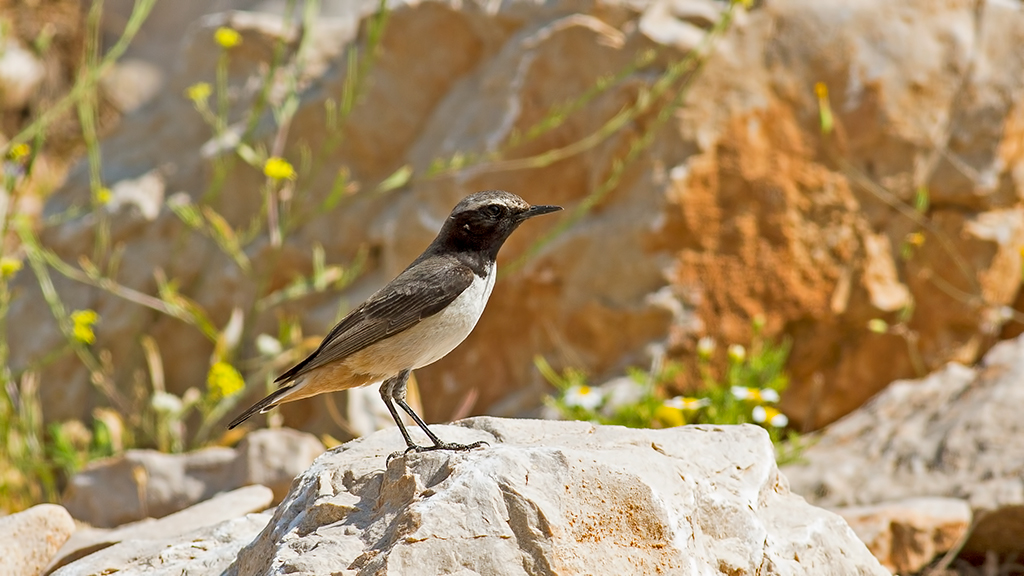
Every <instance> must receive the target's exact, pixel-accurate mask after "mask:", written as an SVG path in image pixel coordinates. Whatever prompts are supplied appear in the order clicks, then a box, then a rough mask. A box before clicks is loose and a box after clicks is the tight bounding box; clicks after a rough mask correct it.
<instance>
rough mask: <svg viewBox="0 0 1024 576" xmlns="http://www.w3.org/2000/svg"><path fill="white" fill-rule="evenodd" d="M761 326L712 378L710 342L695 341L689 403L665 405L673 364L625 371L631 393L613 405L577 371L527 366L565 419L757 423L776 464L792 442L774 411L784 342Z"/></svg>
mask: <svg viewBox="0 0 1024 576" xmlns="http://www.w3.org/2000/svg"><path fill="white" fill-rule="evenodd" d="M762 328H763V322H758V321H755V322H754V337H753V339H752V342H751V344H750V348H749V350H748V349H747V348H745V347H743V346H740V345H738V344H733V345H731V346H729V347H728V352H727V364H726V367H725V368H724V370H723V371H720V372H716V371H715V369H714V365H713V362H712V358H713V354H714V351H715V350H714V349H715V346H714V342H713V341H712V340H710V339H708V338H705V339H702V340H701V342H700V344H699V346H698V354H697V358H696V363H697V370H698V372H699V373H700V377H701V381H702V385H701V387H700V389H699V390H698V391H697V392H696V393H695V394H693V395H692V396H675V397H672V398H667V397H666V396H667V395H666V394H665V390H666V388H668V387H669V386H671V385H672V384H673V383H674V382H675V381H676V379H677V376H678V375H679V374H680V372H681V371H682V370H683V365H681V364H679V363H678V362H673V361H669V362H656V363H655V366H653V367H652V368H651V369H650V370H646V371H645V370H640V369H635V368H634V369H631V370H629V377H630V378H631V380H632V381H633V382H634V383H635V387H634V391H633V392H632V393H629V394H626V395H625V398H626V399H625V400H620V399H617V398H616V396H617V394H615V393H613V392H612V391H611V390H608V389H605V388H604V387H595V386H590V385H589V384H588V383H587V377H586V375H585V374H583V372H581V371H580V370H578V369H574V368H567V369H566V370H564V371H563V372H561V373H559V372H558V371H557V370H555V369H554V368H552V367H551V365H550V364H549V363H548V362H547V361H546V360H545V359H544V358H542V357H537V358H535V359H534V363H535V365H536V366H537V369H538V370H539V371H540V373H541V375H543V376H544V378H545V379H546V380H547V381H548V382H549V383H551V385H552V386H554V387H555V388H556V389H557V390H558V393H557V394H556V395H553V396H549V397H548V398H547V399H546V402H547V404H548V405H549V406H551V407H553V408H555V409H556V410H557V411H558V412H559V414H560V415H561V416H562V417H563V418H566V419H570V420H586V421H590V422H596V423H600V424H612V425H619V426H628V427H630V428H665V427H672V426H681V425H683V424H747V423H750V424H758V425H760V426H762V427H764V428H765V430H767V431H768V435H769V436H770V437H771V439H772V442H773V443H774V444H775V445H776V454H777V457H778V459H779V461H780V462H782V461H787V460H792V459H794V458H796V457H798V455H799V452H800V443H799V437H798V435H797V434H796V433H795V432H793V431H792V430H787V428H786V426H787V425H788V422H789V420H788V418H786V416H785V414H783V413H782V412H780V411H779V410H778V409H777V408H776V407H775V404H776V403H777V402H778V401H779V398H780V396H781V394H782V392H784V391H785V389H786V386H787V385H788V384H789V377H788V376H787V374H786V371H785V365H786V359H787V358H788V356H789V343H788V342H787V341H783V342H781V343H774V342H772V341H771V340H769V339H767V338H765V337H764V336H763V335H762V334H761V329H762Z"/></svg>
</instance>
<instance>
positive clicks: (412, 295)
mask: <svg viewBox="0 0 1024 576" xmlns="http://www.w3.org/2000/svg"><path fill="white" fill-rule="evenodd" d="M472 283H473V271H472V270H470V269H469V268H468V267H466V266H440V267H424V266H412V267H410V268H409V269H407V270H406V271H405V272H403V273H402V274H401V275H399V276H398V278H395V280H393V281H392V282H391V283H390V284H388V285H387V286H385V287H384V288H382V289H381V290H380V291H379V292H377V293H376V294H374V295H373V296H371V297H370V299H369V300H367V301H366V302H364V303H363V304H362V305H360V306H359V307H358V308H356V309H355V310H353V311H352V312H350V313H349V315H348V316H346V317H345V318H343V319H342V320H341V322H339V323H338V325H337V326H335V327H334V329H333V330H331V332H330V334H328V335H327V337H326V338H324V341H323V342H322V343H321V344H320V347H319V348H317V350H316V351H315V352H313V353H312V354H310V355H309V356H308V357H307V358H306V359H305V360H303V361H302V362H300V363H298V364H297V365H295V366H294V367H292V368H291V369H290V370H288V371H287V372H285V373H284V374H282V375H281V376H279V377H278V378H277V380H275V382H288V381H291V380H294V379H296V378H298V377H299V376H301V375H303V374H305V373H307V372H309V371H311V370H314V369H316V368H319V367H321V366H324V365H326V364H330V363H331V362H336V361H338V360H341V359H343V358H345V357H346V356H349V355H350V354H353V353H355V352H358V351H360V350H362V349H363V348H366V347H367V346H370V345H372V344H375V343H377V342H379V341H381V340H383V339H385V338H387V337H388V336H391V335H393V334H397V333H399V332H401V331H403V330H406V329H408V328H411V327H412V326H415V325H416V324H417V323H418V322H419V321H420V320H422V319H424V318H427V317H429V316H432V315H434V314H437V313H438V312H440V311H441V310H443V309H444V307H445V306H447V305H449V304H451V303H452V301H453V300H455V299H456V298H457V297H458V296H459V294H462V292H463V291H464V290H465V289H466V288H468V287H469V285H470V284H472Z"/></svg>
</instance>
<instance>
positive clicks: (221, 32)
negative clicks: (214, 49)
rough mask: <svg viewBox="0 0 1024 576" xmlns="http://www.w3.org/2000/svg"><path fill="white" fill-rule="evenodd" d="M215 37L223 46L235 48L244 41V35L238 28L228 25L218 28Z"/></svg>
mask: <svg viewBox="0 0 1024 576" xmlns="http://www.w3.org/2000/svg"><path fill="white" fill-rule="evenodd" d="M213 39H214V40H216V41H217V44H220V45H221V47H222V48H234V47H235V46H238V45H239V44H241V43H242V35H241V34H239V33H238V31H237V30H234V29H231V28H228V27H227V26H221V27H220V28H217V31H216V32H214V33H213Z"/></svg>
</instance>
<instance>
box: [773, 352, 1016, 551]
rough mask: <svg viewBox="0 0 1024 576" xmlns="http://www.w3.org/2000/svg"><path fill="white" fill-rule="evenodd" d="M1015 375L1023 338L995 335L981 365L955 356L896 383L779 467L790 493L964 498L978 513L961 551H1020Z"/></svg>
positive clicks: (822, 501) (833, 497) (861, 500)
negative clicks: (995, 340) (942, 366)
mask: <svg viewBox="0 0 1024 576" xmlns="http://www.w3.org/2000/svg"><path fill="white" fill-rule="evenodd" d="M1021 382H1024V337H1019V338H1017V339H1016V340H1013V341H1006V342H1001V343H999V344H998V345H996V346H995V347H993V348H992V349H991V350H990V351H989V352H988V354H986V355H985V358H984V361H983V362H982V363H981V365H980V366H978V367H977V368H966V367H964V366H960V365H958V364H951V365H949V366H947V367H946V368H945V369H944V370H941V371H939V372H936V373H934V374H932V375H930V376H928V377H927V378H924V379H922V380H918V381H904V382H896V383H893V384H892V385H891V386H890V387H889V388H887V389H886V390H885V391H883V392H882V393H880V394H879V395H878V396H876V397H875V398H874V399H872V400H871V401H870V402H869V403H868V404H867V405H865V406H864V407H863V408H861V409H859V410H857V411H856V412H854V413H852V414H850V415H848V416H846V417H845V418H843V419H842V420H840V421H838V422H836V423H834V424H832V425H831V426H829V427H828V428H826V429H825V430H824V431H823V432H822V433H821V434H820V437H819V438H818V439H817V440H816V441H815V442H814V443H813V444H812V445H811V446H810V447H809V448H808V449H807V450H806V451H805V452H804V453H803V454H802V458H801V461H802V462H801V463H798V464H791V465H788V466H785V467H784V468H783V471H784V473H785V474H786V476H787V477H788V478H789V481H790V486H791V487H792V489H793V491H794V492H795V493H797V494H801V495H803V496H804V497H806V498H807V499H808V500H810V501H811V502H812V503H815V504H818V505H820V506H850V505H868V504H876V503H881V502H886V501H891V500H898V499H902V498H908V497H920V496H940V497H953V498H960V499H964V500H966V501H967V502H968V503H969V504H970V507H971V509H972V511H973V515H974V518H975V525H974V527H973V529H972V531H971V536H970V538H969V540H968V541H967V543H966V545H965V546H964V553H965V554H967V555H968V556H970V555H974V556H981V557H983V556H984V554H985V553H986V552H988V551H993V552H996V553H998V554H1008V553H1015V552H1016V553H1022V552H1024V544H1022V542H1024V540H1022V539H1021V537H1020V530H1019V527H1020V526H1022V525H1024V483H1022V482H1021V478H1024V420H1022V419H1021V417H1020V406H1022V405H1024V386H1021Z"/></svg>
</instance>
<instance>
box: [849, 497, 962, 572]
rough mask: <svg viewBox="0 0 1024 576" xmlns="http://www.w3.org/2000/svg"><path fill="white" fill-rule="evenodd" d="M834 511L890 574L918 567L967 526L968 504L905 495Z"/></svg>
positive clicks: (946, 547)
mask: <svg viewBox="0 0 1024 576" xmlns="http://www.w3.org/2000/svg"><path fill="white" fill-rule="evenodd" d="M834 512H836V513H837V514H839V515H840V516H842V517H843V519H844V520H846V522H847V523H849V525H850V527H851V528H853V531H854V532H856V533H857V537H858V538H860V539H861V542H864V543H865V544H867V546H868V550H870V551H871V554H872V555H874V557H875V558H877V559H878V561H879V562H881V563H882V566H885V567H886V568H888V569H889V570H890V571H891V572H892V573H893V574H914V573H917V572H919V571H921V569H922V568H924V567H925V566H927V565H928V564H929V563H930V562H931V561H932V560H933V559H934V558H936V557H938V556H939V555H941V554H943V553H945V552H947V551H949V550H950V549H952V548H953V547H954V546H955V545H957V544H958V543H959V542H960V539H961V538H962V537H963V536H965V535H966V534H967V530H968V529H970V527H971V507H970V506H969V505H968V504H967V502H965V501H963V500H958V499H956V498H908V499H906V500H898V501H895V502H882V503H879V504H871V505H868V506H849V507H844V508H836V509H834Z"/></svg>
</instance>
